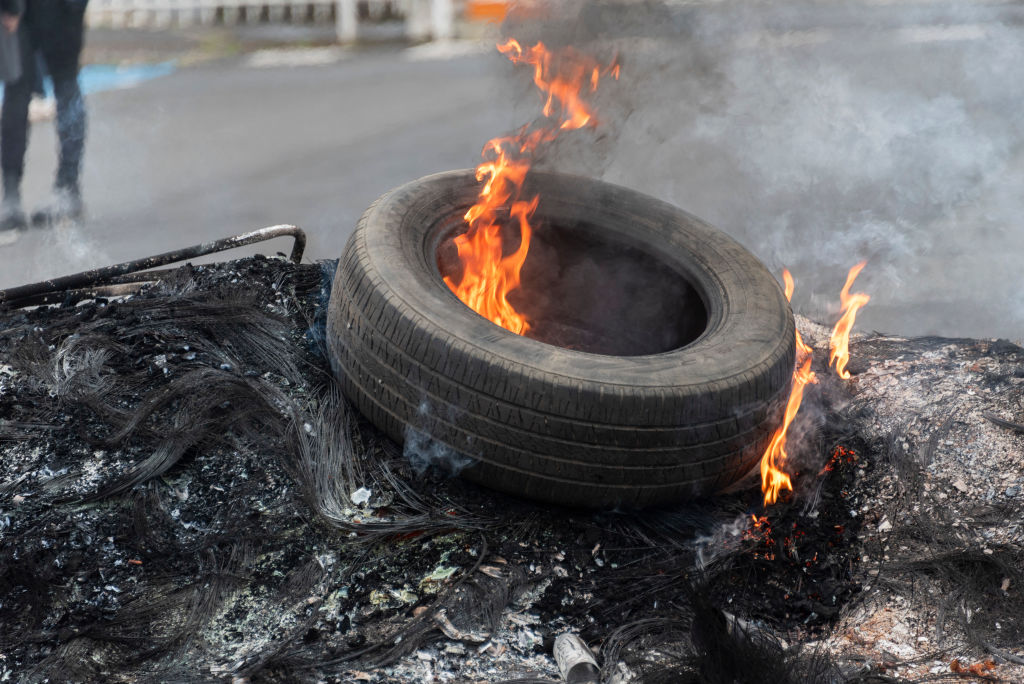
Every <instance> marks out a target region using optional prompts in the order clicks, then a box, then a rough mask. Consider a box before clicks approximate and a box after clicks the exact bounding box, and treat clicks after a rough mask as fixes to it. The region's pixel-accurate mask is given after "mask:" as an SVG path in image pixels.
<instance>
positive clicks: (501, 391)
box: [327, 171, 795, 507]
mask: <svg viewBox="0 0 1024 684" xmlns="http://www.w3.org/2000/svg"><path fill="white" fill-rule="evenodd" d="M477 189H478V185H477V182H476V180H475V179H474V177H473V173H472V172H471V171H456V172H448V173H441V174H436V175H433V176H428V177H425V178H422V179H420V180H417V181H414V182H412V183H409V184H407V185H404V186H402V187H400V188H397V189H395V190H393V191H391V192H389V193H388V194H386V195H384V196H383V197H381V198H380V199H378V200H377V201H376V202H375V203H374V204H373V205H372V206H371V207H370V208H369V209H368V210H367V211H366V213H365V214H364V215H363V217H362V218H361V219H360V221H359V224H358V226H357V228H356V230H355V232H354V233H353V235H352V237H351V238H350V240H349V242H348V244H347V245H346V247H345V251H344V253H343V255H342V258H341V260H340V261H339V264H338V269H337V274H336V277H335V281H334V285H333V290H332V293H331V298H330V310H329V315H328V323H327V324H328V344H329V348H330V354H331V360H332V365H333V368H334V372H335V375H336V377H337V379H338V381H339V382H340V383H341V386H342V389H343V391H344V393H345V394H346V395H347V396H348V398H349V399H350V400H351V401H352V402H353V403H354V404H355V405H356V406H357V407H358V408H359V410H360V411H361V412H362V413H363V414H364V415H365V416H367V417H368V418H369V419H370V420H371V421H372V422H373V423H374V424H375V425H377V426H378V427H379V428H380V429H382V430H383V431H384V432H385V433H387V434H388V435H389V436H390V437H391V438H393V439H395V440H396V441H398V442H404V441H406V439H407V438H408V437H414V438H416V439H417V442H419V441H420V438H423V437H426V438H428V439H429V440H430V441H432V442H434V443H436V444H440V445H445V446H446V447H447V448H450V449H451V450H452V451H453V452H455V453H458V454H460V455H464V456H468V457H470V459H472V465H470V466H469V467H468V468H466V469H465V470H464V471H463V472H462V475H463V476H464V477H467V478H469V479H471V480H474V481H476V482H479V483H481V484H484V485H487V486H490V487H493V488H496V489H499V490H503V491H506V492H509V493H513V494H518V495H522V496H526V497H530V498H534V499H539V500H543V501H548V502H552V503H558V504H565V505H572V506H587V507H611V506H619V505H622V506H647V505H652V504H664V503H671V502H674V501H679V500H683V499H687V498H693V497H697V496H701V495H705V494H710V493H713V492H715V491H717V490H719V489H721V488H723V487H725V486H727V485H729V484H731V483H733V482H735V481H736V480H737V479H739V478H740V477H742V476H743V475H744V474H745V473H747V472H748V471H749V470H750V469H751V468H752V467H753V466H754V465H755V464H756V463H757V461H758V459H759V458H760V456H761V454H762V453H763V452H764V450H765V448H766V447H767V444H768V442H769V441H770V439H771V436H772V433H773V432H774V430H775V429H776V428H777V427H778V425H779V422H780V420H781V412H782V409H783V408H784V406H783V405H784V403H785V400H786V397H787V396H788V392H789V387H790V382H791V377H792V372H793V362H794V355H795V348H794V323H793V316H792V313H791V311H790V309H789V305H788V303H787V302H786V299H785V297H784V295H783V293H782V291H781V289H780V288H779V286H778V284H777V282H776V281H775V279H774V278H773V277H772V276H771V274H770V273H769V272H768V271H767V270H766V269H765V268H764V266H763V265H762V264H761V263H760V262H759V261H758V260H757V259H756V258H755V257H754V256H753V255H751V254H750V253H749V252H747V251H746V250H745V249H744V248H743V247H741V246H740V245H739V244H738V243H736V242H735V241H734V240H732V239H731V238H729V237H728V236H727V235H725V234H724V233H722V232H720V231H718V230H715V229H714V228H712V227H711V226H709V225H707V224H706V223H704V222H702V221H701V220H699V219H697V218H696V217H694V216H691V215H690V214H687V213H686V212H684V211H682V210H680V209H678V208H676V207H674V206H672V205H669V204H666V203H664V202H661V201H658V200H656V199H653V198H651V197H648V196H646V195H643V194H640V193H638V192H635V191H632V190H629V189H626V188H622V187H618V186H614V185H610V184H607V183H603V182H600V181H596V180H591V179H585V178H579V177H574V176H565V175H559V174H549V173H540V172H531V174H530V176H529V178H528V179H527V182H526V186H525V187H524V196H527V197H529V196H532V195H533V194H539V195H540V198H541V199H540V205H539V207H538V210H537V213H536V214H535V217H534V218H535V221H533V223H535V224H536V225H537V233H536V235H535V239H537V240H538V245H541V248H540V249H541V250H543V245H544V244H545V235H547V236H548V238H550V239H548V240H547V244H548V245H549V252H550V250H551V248H550V245H562V246H563V248H564V245H565V244H566V240H564V239H562V240H561V241H560V240H559V239H555V238H556V237H557V236H558V235H578V236H584V237H583V238H580V239H581V240H582V242H579V243H578V244H590V245H604V246H605V248H606V249H605V250H604V251H605V252H606V253H609V254H618V255H630V256H628V258H629V259H632V260H633V262H636V263H638V264H639V265H640V266H641V268H640V269H634V270H636V271H638V274H637V275H636V276H635V277H634V278H633V281H632V283H633V284H632V286H629V287H632V288H633V289H632V290H629V287H626V289H625V290H623V288H621V287H619V288H618V289H616V288H615V287H613V286H612V285H609V284H607V283H603V282H589V281H587V282H584V283H583V285H582V290H583V291H585V290H592V291H593V290H597V291H600V292H602V293H604V292H605V289H602V288H610V289H607V293H608V294H607V296H603V297H599V298H598V300H599V301H607V302H608V309H609V311H611V310H612V309H616V307H617V310H619V309H620V310H621V312H620V313H621V315H622V316H624V318H623V319H622V320H623V321H624V323H622V325H625V326H629V327H630V328H631V329H630V330H623V331H622V335H623V336H624V337H632V338H636V339H643V338H645V337H651V335H656V336H661V337H662V338H664V339H662V340H661V341H659V342H657V343H656V344H655V345H654V347H650V346H648V347H644V344H643V343H642V342H641V343H640V344H639V346H637V347H635V349H637V350H639V351H638V352H636V353H629V352H628V350H627V351H626V352H623V353H621V354H618V355H616V354H608V353H591V352H589V351H579V350H578V349H570V348H566V347H564V346H557V345H556V344H548V343H546V342H543V341H539V340H537V339H530V338H528V337H522V336H519V335H515V334H514V333H511V332H509V331H506V330H504V329H502V328H500V327H498V326H496V325H494V324H493V323H491V322H490V321H488V320H486V319H484V318H483V317H481V316H479V315H478V314H476V313H475V312H474V311H472V310H471V309H469V308H468V307H466V306H465V305H464V304H463V303H462V302H460V301H459V300H458V299H457V298H456V297H455V295H454V294H453V293H452V292H451V291H450V290H449V289H448V287H447V286H446V285H445V284H444V282H443V280H442V276H441V270H440V266H439V258H440V257H439V255H442V254H443V252H444V245H445V243H446V241H450V239H451V236H452V235H453V234H455V233H458V232H460V231H461V230H462V229H463V224H462V219H461V217H462V215H463V213H465V210H466V209H467V208H468V207H469V206H470V205H471V204H472V203H473V201H474V199H475V196H476V192H477ZM545 231H546V232H545ZM608 246H610V247H611V248H610V249H608ZM532 250H533V245H532V243H531V256H529V257H527V265H526V267H524V276H523V282H524V290H525V289H527V288H528V285H527V283H528V282H529V280H530V277H529V274H528V269H529V268H530V263H531V258H533V252H532ZM595 253H596V252H595ZM538 258H540V257H538ZM595 258H597V257H595ZM609 258H610V257H609ZM622 258H627V257H625V256H623V257H622ZM442 260H443V259H442ZM566 263H568V262H566ZM602 263H603V262H602ZM608 263H611V262H608ZM588 267H590V268H591V271H587V270H586V269H582V270H579V269H577V270H576V271H575V273H577V274H580V273H582V274H584V276H587V275H589V276H591V277H592V276H593V274H594V271H593V270H592V269H593V267H592V265H590V264H589V263H588ZM559 268H561V267H559V266H558V265H557V264H556V265H555V266H554V267H552V266H551V265H550V264H549V265H548V268H547V270H549V271H558V269H559ZM580 268H582V267H580ZM566 269H568V267H566ZM563 270H565V269H563ZM566 272H568V271H567V270H566ZM667 272H671V274H673V275H672V276H671V277H667V276H665V277H663V273H667ZM652 273H653V274H656V276H651V275H650V274H652ZM645 274H646V275H645ZM652 277H656V279H657V282H662V281H665V282H668V281H673V279H674V282H677V283H678V282H682V283H684V286H685V287H686V288H688V291H687V292H682V293H680V292H679V291H678V288H677V289H675V290H673V289H672V287H668V290H669V291H670V292H671V293H672V296H671V298H670V299H669V301H675V300H676V299H678V301H679V306H680V307H681V308H684V307H688V308H690V309H694V310H699V315H697V314H695V315H693V316H690V317H689V318H685V317H683V318H680V320H681V321H682V322H680V323H678V324H676V323H672V324H670V325H667V326H666V325H665V324H664V321H652V331H656V333H655V332H652V333H651V335H645V331H644V330H637V329H636V326H637V320H634V319H635V316H634V319H631V318H630V313H629V312H630V311H633V310H634V309H635V307H631V306H628V305H625V306H620V305H617V304H616V301H617V300H619V299H621V298H622V297H624V296H627V297H633V298H637V297H642V296H643V295H644V292H642V291H639V290H642V289H643V288H645V287H647V286H648V285H649V284H650V282H652V281H651V280H650V279H651V278H652ZM644 278H647V280H644ZM625 280H627V281H628V280H629V277H627V278H625ZM553 287H557V283H556V284H555V285H553ZM638 288H639V290H638ZM580 290H581V288H580V286H579V284H577V291H580ZM627 290H629V291H627ZM556 294H557V293H556ZM574 296H575V295H574ZM655 296H656V295H655V293H651V297H655ZM511 297H512V295H510V299H511ZM657 297H659V298H661V297H662V295H661V294H657ZM538 298H542V297H538ZM562 299H564V298H562ZM591 299H593V298H591ZM548 300H553V301H561V299H560V298H559V297H557V296H555V297H551V296H548ZM627 301H629V300H628V299H627ZM528 304H529V302H527V306H526V307H525V311H526V312H528V311H529V306H528ZM538 306H540V305H538ZM563 309H564V310H566V311H568V310H571V309H572V307H564V306H563ZM521 310H523V309H521ZM552 310H557V307H555V309H552V307H551V306H548V308H547V311H548V313H549V314H550V312H551V311H552ZM622 312H625V313H622ZM597 313H598V314H600V312H599V311H598V312H597ZM617 315H618V314H617ZM528 317H529V316H528ZM549 317H550V316H549ZM662 317H664V315H662ZM695 321H696V323H695ZM697 323H699V325H698V326H697V327H696V328H695V327H694V326H695V325H696V324H697ZM666 331H667V332H666ZM604 333H605V334H613V333H609V332H608V331H604ZM666 345H667V346H666ZM598 346H600V345H598ZM663 347H664V348H665V349H664V350H661V349H662V348H663ZM652 349H655V350H657V351H655V352H654V353H651V350H652Z"/></svg>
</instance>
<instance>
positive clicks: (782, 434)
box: [761, 270, 817, 506]
mask: <svg viewBox="0 0 1024 684" xmlns="http://www.w3.org/2000/svg"><path fill="white" fill-rule="evenodd" d="M782 280H783V282H785V284H786V299H787V300H792V298H793V276H792V275H791V274H790V272H789V271H788V270H783V271H782ZM796 346H797V364H796V366H797V367H796V370H795V371H794V373H793V388H792V389H791V390H790V393H789V401H788V402H787V403H786V413H785V415H784V416H783V419H782V427H780V428H779V429H778V430H776V431H775V436H774V437H772V441H771V443H770V444H769V445H768V449H767V450H766V451H765V452H764V456H762V457H761V491H762V492H764V505H765V506H768V505H770V504H773V503H775V502H776V501H778V500H779V494H780V493H781V492H782V490H784V489H785V490H787V491H790V492H791V491H793V481H792V479H791V478H790V477H789V475H788V474H787V473H786V471H785V470H783V466H785V464H786V459H787V458H788V454H787V453H786V433H787V431H788V430H789V424H790V423H792V422H793V419H794V418H796V414H797V411H799V410H800V402H801V401H803V398H804V387H805V386H806V385H807V384H808V383H811V382H817V377H816V376H815V374H814V371H812V370H811V361H812V355H811V348H810V347H808V346H807V345H806V344H804V341H803V339H801V337H800V331H797V333H796Z"/></svg>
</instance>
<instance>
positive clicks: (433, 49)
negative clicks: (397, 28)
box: [402, 40, 494, 62]
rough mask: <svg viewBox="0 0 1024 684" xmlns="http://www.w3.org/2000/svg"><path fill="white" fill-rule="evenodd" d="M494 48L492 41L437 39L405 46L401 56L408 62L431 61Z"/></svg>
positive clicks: (473, 53) (481, 52)
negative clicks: (409, 46) (408, 46)
mask: <svg viewBox="0 0 1024 684" xmlns="http://www.w3.org/2000/svg"><path fill="white" fill-rule="evenodd" d="M492 50H494V44H493V42H485V41H479V40H437V41H434V42H431V43H424V44H423V45H417V46H415V47H411V48H407V49H406V50H404V51H403V52H402V58H403V59H405V60H407V61H409V62H433V61H441V60H446V59H455V58H456V57H465V56H467V55H479V54H483V53H485V52H490V51H492Z"/></svg>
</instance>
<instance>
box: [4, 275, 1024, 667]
mask: <svg viewBox="0 0 1024 684" xmlns="http://www.w3.org/2000/svg"><path fill="white" fill-rule="evenodd" d="M333 272H334V264H323V265H294V264H290V263H288V262H285V261H281V260H276V259H272V260H271V259H264V258H254V259H247V260H242V261H237V262H230V263H225V264H220V265H214V266H204V267H185V268H182V269H178V270H176V271H174V272H172V273H170V274H169V275H167V276H165V277H164V278H163V279H162V280H161V281H160V282H157V283H154V284H153V285H151V286H148V287H147V288H145V289H143V290H142V291H140V292H138V293H136V294H134V295H131V296H127V297H122V298H119V299H116V300H109V301H107V300H102V299H93V300H89V301H86V302H82V303H78V304H77V305H72V304H70V303H68V304H67V305H64V306H55V307H49V308H35V309H7V310H0V625H2V629H0V680H4V679H7V678H10V679H12V680H14V681H36V680H46V679H48V680H49V681H137V680H178V679H181V680H189V681H191V680H196V679H199V680H203V679H211V680H218V681H222V680H224V679H232V678H234V679H235V680H236V681H247V680H248V681H282V682H283V681H288V682H294V681H310V682H314V681H326V682H352V681H368V682H409V681H486V682H497V681H505V680H519V681H559V680H560V677H561V675H560V672H559V667H558V666H559V663H557V662H556V661H555V658H554V655H553V650H554V645H555V641H556V639H557V638H558V637H559V636H560V635H562V634H565V633H572V634H575V635H577V636H578V637H579V638H581V639H582V640H583V641H584V642H585V643H587V644H588V645H589V646H590V647H591V649H592V650H593V652H594V661H595V662H596V664H597V667H596V668H592V667H590V666H589V665H587V666H586V667H585V668H583V670H586V672H588V673H590V674H591V675H593V676H592V677H591V678H592V679H598V680H600V681H603V682H610V681H616V682H630V681H633V682H656V681H664V682H667V681H671V682H679V681H684V682H685V681H693V682H698V681H699V682H746V681H750V682H754V681H757V682H764V681H772V682H786V681H789V682H811V681H822V682H826V681H827V682H844V681H851V682H852V681H859V682H867V681H877V682H883V681H885V682H891V681H902V680H908V681H913V680H920V679H921V678H923V677H929V678H931V679H932V680H933V681H934V680H939V679H947V680H949V681H953V680H957V679H962V678H965V677H967V678H969V677H973V678H975V679H989V680H997V679H1002V680H1005V681H1015V680H1016V681H1020V680H1021V679H1022V673H1024V668H1022V667H1021V666H1020V662H1021V661H1022V660H1024V658H1022V655H1024V654H1022V652H1021V650H1020V648H1019V645H1020V643H1022V642H1024V623H1022V616H1024V599H1022V596H1024V594H1022V587H1024V576H1022V573H1021V569H1020V568H1021V567H1024V552H1022V548H1024V529H1022V527H1021V523H1020V521H1021V520H1022V515H1021V514H1022V510H1021V490H1022V489H1024V466H1022V465H1021V463H1020V460H1019V457H1018V456H1017V455H1018V454H1019V453H1020V452H1021V447H1022V446H1024V444H1022V443H1021V440H1022V436H1021V435H1019V434H1017V433H1016V432H1015V431H1014V423H1013V422H1012V421H1013V420H1014V417H1015V416H1016V417H1017V419H1019V418H1020V416H1021V415H1024V402H1022V398H1024V388H1022V385H1024V378H1022V377H1018V376H1024V373H1022V372H1021V368H1022V367H1024V366H1022V364H1024V352H1022V351H1021V349H1020V348H1018V347H1016V346H1014V345H1010V344H1007V343H990V342H976V341H955V340H936V339H924V340H901V339H893V338H883V337H875V338H870V339H867V340H863V341H861V342H859V343H857V344H855V345H854V356H855V358H856V359H857V367H855V370H859V374H858V375H856V376H855V377H854V379H853V380H851V381H849V382H844V383H840V382H839V381H838V380H836V381H835V382H831V381H830V382H831V384H829V382H824V381H823V383H822V384H821V386H819V387H818V388H817V389H816V390H815V393H814V397H815V398H814V399H813V401H812V400H808V401H811V405H813V406H815V407H816V409H817V410H816V411H806V412H805V414H804V418H802V419H801V420H798V422H797V423H796V424H795V425H794V428H793V429H794V431H795V432H797V433H799V434H800V435H802V437H801V439H800V446H799V447H798V448H797V449H796V450H795V453H794V454H793V460H794V463H795V464H797V469H798V471H799V472H798V473H797V474H796V476H795V480H794V483H795V485H796V487H795V492H794V493H793V494H792V496H790V497H788V498H787V499H785V500H784V501H783V502H782V503H780V504H778V505H776V506H774V507H771V508H768V509H764V508H763V507H762V505H761V493H760V491H759V490H758V488H757V486H756V485H754V486H752V487H739V488H737V490H736V491H734V492H733V493H730V494H723V495H721V496H718V497H716V498H713V499H707V500H702V501H697V502H690V503H687V504H685V505H680V506H676V507H668V508H659V509H653V510H644V511H606V512H597V513H594V512H580V511H573V510H567V509H558V508H555V507H552V506H548V505H540V504H534V503H529V502H527V501H525V500H521V499H519V498H516V497H514V496H510V495H504V494H499V493H496V492H493V491H491V490H487V489H483V488H480V487H478V486H476V485H473V484H470V483H468V482H465V481H464V480H462V479H460V478H458V477H454V476H453V475H452V470H457V469H458V468H459V467H460V465H461V464H462V461H461V460H460V459H459V458H453V457H452V455H451V453H450V452H449V451H448V450H447V449H445V448H443V447H442V446H441V445H437V444H433V443H431V442H430V441H429V440H426V439H417V438H416V436H415V435H411V436H410V438H409V439H407V442H406V445H405V447H404V448H402V447H398V446H396V445H395V444H394V443H393V442H391V441H389V440H388V439H387V438H385V437H383V436H382V435H381V434H380V433H378V432H377V431H376V430H375V429H374V428H373V427H371V426H370V425H369V424H367V423H366V422H365V421H364V420H363V419H362V418H361V417H360V416H359V415H358V414H357V413H356V412H354V411H353V410H352V409H351V408H350V406H349V405H348V404H347V403H346V402H345V400H344V399H343V398H342V397H341V396H340V395H339V394H338V393H337V391H336V390H335V389H334V386H333V380H332V374H331V372H330V367H329V363H328V362H327V360H326V356H325V354H324V343H323V326H324V320H323V319H324V311H325V309H326V296H327V295H326V293H327V292H329V290H330V287H331V283H330V276H331V274H332V273H333ZM798 325H799V326H800V328H801V331H802V332H804V335H805V338H808V339H809V340H811V341H812V342H813V341H815V340H816V339H817V338H818V334H817V333H818V332H819V331H818V330H817V329H816V328H815V326H813V325H812V324H809V323H807V322H806V321H799V322H798ZM821 375H825V374H821ZM809 394H810V392H809ZM986 412H988V413H990V414H992V415H993V416H995V417H997V418H1001V419H1003V420H1004V421H1011V422H1009V423H1005V422H1004V423H1003V424H997V423H994V422H992V421H990V420H987V419H986V418H985V415H984V414H985V413H986ZM562 664H563V665H565V663H562ZM583 670H581V669H579V668H577V670H574V671H573V672H574V673H578V672H581V671H583ZM595 670H596V671H597V673H596V674H594V671H595Z"/></svg>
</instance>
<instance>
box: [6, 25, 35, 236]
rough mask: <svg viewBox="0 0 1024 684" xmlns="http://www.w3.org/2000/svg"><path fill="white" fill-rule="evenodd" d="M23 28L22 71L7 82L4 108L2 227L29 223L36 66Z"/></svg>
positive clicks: (17, 226)
mask: <svg viewBox="0 0 1024 684" xmlns="http://www.w3.org/2000/svg"><path fill="white" fill-rule="evenodd" d="M19 31H20V34H21V35H20V38H21V45H22V74H21V78H19V79H18V80H17V81H13V82H11V83H6V84H4V102H3V109H2V110H0V171H2V173H3V202H2V203H0V228H20V227H23V226H24V225H25V214H24V212H23V211H22V208H21V177H22V175H23V173H24V170H25V149H26V147H27V146H28V131H29V122H28V106H29V103H30V102H31V101H32V90H33V86H34V84H35V81H36V69H35V60H34V59H33V55H32V49H31V47H30V45H29V36H28V33H27V31H26V30H25V29H24V28H21V29H19Z"/></svg>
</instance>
